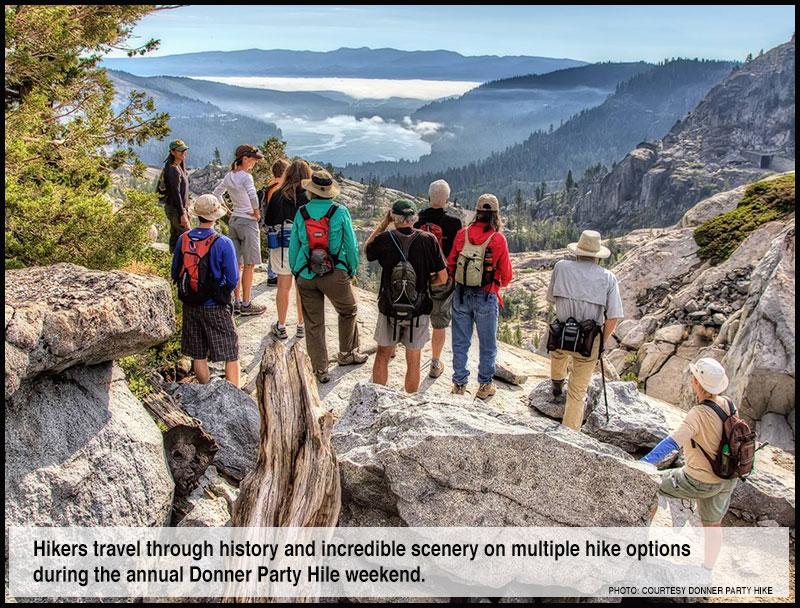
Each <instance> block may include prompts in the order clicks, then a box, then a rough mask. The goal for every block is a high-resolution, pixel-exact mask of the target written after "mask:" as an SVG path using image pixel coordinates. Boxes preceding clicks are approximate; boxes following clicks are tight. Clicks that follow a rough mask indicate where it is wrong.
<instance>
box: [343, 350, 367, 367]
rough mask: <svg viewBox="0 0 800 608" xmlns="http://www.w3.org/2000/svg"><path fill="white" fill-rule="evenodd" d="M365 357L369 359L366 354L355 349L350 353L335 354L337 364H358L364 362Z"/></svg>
mask: <svg viewBox="0 0 800 608" xmlns="http://www.w3.org/2000/svg"><path fill="white" fill-rule="evenodd" d="M367 359H369V356H368V355H365V354H364V353H360V352H358V351H356V350H354V351H353V352H351V353H339V354H338V355H337V356H336V360H337V361H338V362H339V365H360V364H362V363H365V362H366V361H367Z"/></svg>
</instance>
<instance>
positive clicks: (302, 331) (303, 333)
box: [295, 325, 306, 338]
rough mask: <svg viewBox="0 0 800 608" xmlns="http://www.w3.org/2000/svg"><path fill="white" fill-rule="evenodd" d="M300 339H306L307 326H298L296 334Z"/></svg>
mask: <svg viewBox="0 0 800 608" xmlns="http://www.w3.org/2000/svg"><path fill="white" fill-rule="evenodd" d="M295 336H297V337H298V338H305V337H306V326H305V325H298V326H297V333H296V334H295Z"/></svg>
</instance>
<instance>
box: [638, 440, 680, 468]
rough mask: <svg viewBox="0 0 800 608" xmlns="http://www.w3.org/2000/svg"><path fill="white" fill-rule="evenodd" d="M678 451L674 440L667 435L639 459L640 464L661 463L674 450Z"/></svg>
mask: <svg viewBox="0 0 800 608" xmlns="http://www.w3.org/2000/svg"><path fill="white" fill-rule="evenodd" d="M678 449H680V448H679V446H678V444H677V443H675V440H674V439H673V438H672V436H670V435H667V436H666V437H665V438H664V439H662V440H661V441H659V442H658V445H657V446H656V447H654V448H653V449H652V450H650V451H649V452H648V453H647V454H646V455H645V456H643V457H642V458H640V459H639V460H640V461H641V462H649V463H650V464H658V463H659V462H661V461H662V460H663V459H664V458H665V457H666V456H667V455H669V453H670V452H674V451H675V450H678Z"/></svg>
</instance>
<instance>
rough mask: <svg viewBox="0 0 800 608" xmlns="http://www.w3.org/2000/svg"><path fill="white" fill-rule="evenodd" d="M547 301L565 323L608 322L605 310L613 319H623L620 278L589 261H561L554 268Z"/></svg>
mask: <svg viewBox="0 0 800 608" xmlns="http://www.w3.org/2000/svg"><path fill="white" fill-rule="evenodd" d="M547 301H548V302H550V303H551V304H555V308H556V317H558V320H559V321H561V322H562V323H563V322H564V321H566V320H567V319H569V318H570V317H572V318H574V319H575V320H576V321H579V322H580V321H586V320H587V319H594V321H595V322H597V323H598V324H600V325H602V324H603V323H604V322H605V319H604V317H603V308H604V307H605V308H606V309H607V310H606V316H607V317H608V318H609V319H621V318H622V317H623V313H622V299H621V298H620V296H619V283H618V282H617V277H616V276H614V273H613V272H611V271H610V270H606V269H605V268H603V267H602V266H600V265H598V264H597V263H596V262H593V261H588V260H559V261H558V262H556V265H555V266H554V267H553V274H552V275H551V277H550V285H549V286H548V288H547Z"/></svg>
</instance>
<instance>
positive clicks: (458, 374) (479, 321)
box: [452, 285, 500, 384]
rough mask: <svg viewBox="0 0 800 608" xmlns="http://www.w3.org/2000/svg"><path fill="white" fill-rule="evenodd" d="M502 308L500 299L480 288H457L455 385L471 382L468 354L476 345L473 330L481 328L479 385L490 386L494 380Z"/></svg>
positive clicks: (454, 310)
mask: <svg viewBox="0 0 800 608" xmlns="http://www.w3.org/2000/svg"><path fill="white" fill-rule="evenodd" d="M499 314H500V307H499V304H498V301H497V296H496V295H495V294H493V293H489V292H487V291H483V289H480V288H477V289H476V288H468V287H467V288H465V287H462V286H461V285H458V286H456V290H455V292H454V293H453V320H452V333H453V384H466V383H467V381H468V380H469V370H468V369H467V355H468V353H469V347H470V344H471V343H472V331H473V327H477V329H478V346H479V357H480V362H479V364H478V382H479V383H480V384H489V383H490V382H491V381H492V378H493V377H494V372H495V360H496V359H497V318H498V316H499Z"/></svg>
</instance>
